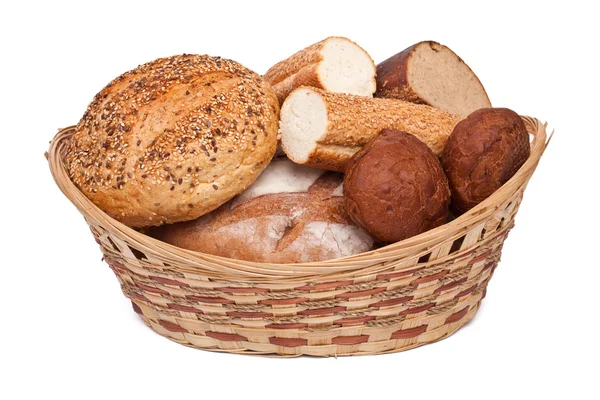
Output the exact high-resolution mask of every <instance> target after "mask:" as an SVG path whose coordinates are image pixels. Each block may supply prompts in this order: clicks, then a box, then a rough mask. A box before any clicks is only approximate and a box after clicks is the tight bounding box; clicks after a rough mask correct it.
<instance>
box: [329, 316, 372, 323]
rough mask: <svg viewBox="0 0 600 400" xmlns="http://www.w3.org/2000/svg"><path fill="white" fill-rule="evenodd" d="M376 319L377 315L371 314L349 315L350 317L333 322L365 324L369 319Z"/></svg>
mask: <svg viewBox="0 0 600 400" xmlns="http://www.w3.org/2000/svg"><path fill="white" fill-rule="evenodd" d="M374 319H375V317H373V316H371V315H364V316H362V317H348V318H342V319H338V320H335V321H333V323H334V324H335V325H356V324H363V323H365V322H368V321H373V320H374Z"/></svg>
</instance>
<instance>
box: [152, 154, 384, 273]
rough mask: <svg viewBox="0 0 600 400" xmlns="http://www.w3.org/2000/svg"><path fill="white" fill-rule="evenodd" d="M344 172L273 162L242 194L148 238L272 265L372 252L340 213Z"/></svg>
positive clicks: (360, 232)
mask: <svg viewBox="0 0 600 400" xmlns="http://www.w3.org/2000/svg"><path fill="white" fill-rule="evenodd" d="M342 185H343V177H342V174H339V173H333V172H326V171H323V170H319V169H316V168H310V167H305V166H301V165H297V164H294V163H293V162H291V161H289V160H288V159H286V158H278V159H275V160H273V161H272V162H271V164H270V165H269V166H268V167H267V168H266V169H265V171H264V172H263V173H262V174H261V175H260V177H259V178H258V179H257V180H256V181H255V182H254V183H253V184H252V185H251V186H250V187H249V188H248V189H246V190H245V191H244V192H243V193H242V194H240V195H239V196H237V197H236V198H234V199H233V200H231V201H230V202H228V203H226V204H224V205H223V206H221V207H220V208H218V209H217V210H216V211H213V212H212V213H210V214H207V215H205V216H203V217H200V218H198V219H197V220H195V221H189V222H182V223H178V224H173V225H164V226H161V227H158V228H153V229H152V230H151V231H150V235H152V236H154V237H156V238H158V239H160V240H163V241H165V242H168V243H171V244H173V245H176V246H179V247H183V248H186V249H190V250H195V251H200V252H204V253H209V254H214V255H219V256H224V257H230V258H237V259H242V260H247V261H256V262H270V263H298V262H312V261H323V260H327V259H332V258H339V257H344V256H349V255H353V254H357V253H361V252H364V251H368V250H371V249H372V248H373V239H372V238H371V237H370V236H369V235H368V234H367V233H366V232H365V231H363V230H362V229H360V228H358V227H357V226H356V225H354V224H353V223H352V222H351V221H350V219H349V218H348V215H347V214H346V212H345V210H344V204H343V203H344V200H343V197H342V194H343V188H342Z"/></svg>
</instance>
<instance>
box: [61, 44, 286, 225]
mask: <svg viewBox="0 0 600 400" xmlns="http://www.w3.org/2000/svg"><path fill="white" fill-rule="evenodd" d="M278 117H279V104H278V102H277V98H276V96H275V94H274V93H273V90H272V89H271V86H270V85H269V84H268V83H266V82H265V81H264V79H262V78H261V77H260V76H259V75H257V74H256V73H254V72H252V71H250V70H248V69H247V68H245V67H244V66H242V65H241V64H239V63H237V62H234V61H230V60H226V59H223V58H218V57H216V58H215V57H208V56H197V55H182V56H175V57H168V58H161V59H158V60H155V61H153V62H150V63H147V64H144V65H141V66H139V67H137V68H136V69H134V70H132V71H129V72H127V73H125V74H123V75H121V76H119V77H118V78H116V79H115V80H113V81H112V82H111V83H109V84H108V85H107V86H106V87H105V88H104V89H102V91H100V93H98V94H97V95H96V97H95V98H94V100H93V101H92V103H91V104H90V105H89V107H88V109H87V111H86V112H85V114H84V116H83V118H82V119H81V121H80V122H79V124H78V125H77V129H76V132H75V134H74V136H73V138H72V140H71V142H70V148H69V152H68V154H67V159H66V161H67V164H68V170H69V173H70V176H71V179H72V180H73V182H75V184H77V186H78V187H79V188H80V189H81V191H82V192H83V193H84V194H85V195H86V196H87V197H88V198H90V200H92V201H93V202H94V203H95V204H96V205H97V206H98V207H100V208H101V209H102V210H103V211H105V212H106V213H108V214H109V215H111V216H112V217H114V218H115V219H117V220H119V221H121V222H123V223H124V224H126V225H129V226H133V227H143V226H150V225H161V224H164V223H173V222H178V221H186V220H190V219H194V218H197V217H199V216H201V215H204V214H206V213H207V212H210V211H212V210H214V209H215V208H217V207H219V206H220V205H221V204H223V203H225V202H226V201H228V200H229V199H231V198H232V197H234V196H235V195H237V194H239V193H240V192H242V191H243V190H244V189H245V188H246V187H247V186H248V185H250V184H251V183H252V182H253V181H254V179H256V177H257V176H258V174H260V172H261V171H262V170H263V169H264V168H265V167H266V166H267V165H268V163H269V161H270V160H271V158H272V157H273V154H274V153H275V149H276V146H277V129H278Z"/></svg>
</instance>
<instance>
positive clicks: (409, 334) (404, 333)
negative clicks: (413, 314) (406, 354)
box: [391, 325, 427, 339]
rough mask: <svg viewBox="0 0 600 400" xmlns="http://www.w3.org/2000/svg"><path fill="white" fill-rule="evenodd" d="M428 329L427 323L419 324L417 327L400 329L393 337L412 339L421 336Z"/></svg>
mask: <svg viewBox="0 0 600 400" xmlns="http://www.w3.org/2000/svg"><path fill="white" fill-rule="evenodd" d="M426 330H427V325H421V326H417V327H416V328H410V329H400V330H399V331H396V332H394V333H392V336H391V338H392V339H410V338H414V337H417V336H419V335H420V334H422V333H424V332H425V331H426Z"/></svg>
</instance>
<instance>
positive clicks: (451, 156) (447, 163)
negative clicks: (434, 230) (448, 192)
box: [442, 108, 530, 214]
mask: <svg viewBox="0 0 600 400" xmlns="http://www.w3.org/2000/svg"><path fill="white" fill-rule="evenodd" d="M529 151H530V147H529V134H528V133H527V129H526V128H525V124H524V123H523V120H522V119H521V117H519V115H518V114H517V113H515V112H514V111H512V110H509V109H507V108H482V109H480V110H477V111H474V112H473V113H471V115H469V116H468V117H467V118H466V119H465V120H463V121H461V122H460V123H459V124H458V125H456V128H454V131H453V132H452V135H450V139H449V140H448V144H447V145H446V148H445V149H444V156H443V159H442V162H443V165H444V171H445V172H446V175H447V176H448V180H449V182H450V188H451V189H452V209H453V210H454V211H455V212H456V213H457V214H462V213H464V212H465V211H468V210H470V209H471V208H473V207H474V206H476V205H477V204H479V203H480V202H481V201H483V200H485V199H486V198H487V197H488V196H489V195H491V194H492V193H494V192H495V191H496V190H498V189H499V188H500V186H502V185H504V184H505V183H506V181H508V180H509V179H510V178H511V177H512V176H513V175H514V174H515V173H516V172H517V171H518V169H519V168H521V166H522V165H523V164H524V163H525V161H526V160H527V158H529Z"/></svg>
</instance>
